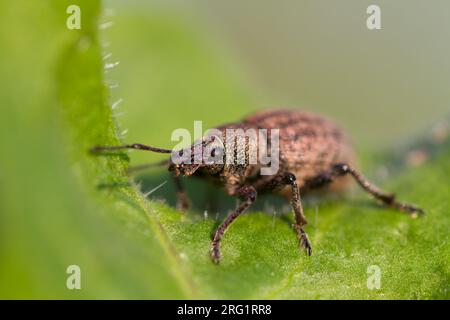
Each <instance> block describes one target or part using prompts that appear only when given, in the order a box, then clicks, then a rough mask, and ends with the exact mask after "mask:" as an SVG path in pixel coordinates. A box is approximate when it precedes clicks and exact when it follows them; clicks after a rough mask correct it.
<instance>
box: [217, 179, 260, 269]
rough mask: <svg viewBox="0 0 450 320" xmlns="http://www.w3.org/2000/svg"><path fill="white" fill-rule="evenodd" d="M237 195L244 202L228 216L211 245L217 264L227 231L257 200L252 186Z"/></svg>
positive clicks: (240, 190) (238, 191) (246, 187)
mask: <svg viewBox="0 0 450 320" xmlns="http://www.w3.org/2000/svg"><path fill="white" fill-rule="evenodd" d="M237 195H238V196H239V198H240V200H241V201H242V202H241V203H240V204H239V205H238V206H237V208H236V209H235V210H234V211H233V212H232V213H230V215H228V217H227V218H226V219H225V221H224V222H222V224H221V225H220V226H219V227H218V228H217V230H216V232H215V233H214V238H213V241H212V243H211V259H212V260H213V262H215V263H219V261H220V241H221V240H222V237H223V235H224V234H225V231H227V229H228V227H229V226H230V224H231V223H232V222H233V221H234V220H235V219H236V218H237V217H239V216H240V215H241V214H242V213H243V212H244V211H245V210H247V209H248V208H249V207H250V206H251V205H252V203H253V202H255V200H256V195H257V192H256V189H255V188H254V187H252V186H248V185H247V186H243V187H241V188H239V189H238V190H237Z"/></svg>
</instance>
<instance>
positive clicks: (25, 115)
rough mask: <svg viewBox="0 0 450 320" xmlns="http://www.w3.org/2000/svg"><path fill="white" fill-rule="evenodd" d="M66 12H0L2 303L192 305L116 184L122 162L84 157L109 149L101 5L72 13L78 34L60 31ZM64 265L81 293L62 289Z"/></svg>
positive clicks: (152, 228) (111, 132)
mask: <svg viewBox="0 0 450 320" xmlns="http://www.w3.org/2000/svg"><path fill="white" fill-rule="evenodd" d="M73 3H74V2H73V1H58V2H55V1H51V0H49V1H39V3H37V2H29V1H14V2H2V5H1V7H0V10H1V11H2V12H3V13H5V15H4V16H3V18H2V19H1V22H0V27H1V30H2V31H3V32H2V38H1V42H0V43H1V48H0V52H1V62H0V66H1V68H0V70H1V82H0V83H1V86H2V92H3V93H2V96H1V101H0V103H1V105H2V117H1V120H0V122H1V130H2V149H3V151H4V152H5V153H4V155H5V156H2V159H1V160H0V161H1V168H2V169H1V172H2V173H1V195H2V196H1V198H2V201H1V212H2V214H1V220H2V223H1V229H2V230H1V238H2V239H1V240H2V241H1V259H0V260H1V264H0V283H1V287H0V297H2V298H100V297H101V298H138V297H146V298H164V297H166V298H168V297H171V298H182V297H196V296H197V295H196V293H195V292H194V291H193V288H192V286H191V280H190V279H189V278H188V277H187V276H186V274H185V272H184V270H183V267H182V265H181V264H179V263H177V259H178V258H177V257H176V256H175V255H174V253H173V251H172V248H171V244H170V243H169V242H168V241H167V239H166V236H165V234H164V233H163V232H161V229H160V226H159V225H158V222H157V221H156V220H155V218H154V217H153V216H152V214H151V212H150V211H149V209H148V208H147V204H146V203H145V201H144V199H143V198H142V195H141V194H140V193H139V192H138V191H137V189H136V187H135V186H134V185H133V184H130V183H129V181H128V178H127V176H126V175H125V173H124V168H125V166H126V165H127V157H124V156H121V155H119V156H111V157H103V158H99V157H94V156H92V155H91V154H89V152H88V149H89V148H90V147H91V146H92V145H93V144H100V143H101V144H117V143H118V139H117V135H116V130H115V123H114V121H113V119H112V114H111V108H110V106H109V104H108V99H107V90H106V88H105V85H104V83H103V82H104V81H103V62H102V57H101V49H100V46H99V39H98V34H97V30H98V28H97V25H98V23H99V14H100V2H99V1H93V0H89V1H88V0H86V1H76V2H75V3H76V4H78V5H79V6H80V8H81V12H82V28H81V30H68V29H67V28H66V18H67V17H68V15H67V14H66V8H67V6H69V5H70V4H73ZM44 12H45V15H43V13H44ZM11 29H14V30H15V33H14V34H12V33H11V34H9V33H7V32H4V31H6V30H11ZM2 154H3V153H2ZM73 264H75V265H78V266H80V268H81V288H82V289H81V290H79V291H78V290H68V289H67V288H66V279H67V277H68V274H66V268H67V267H68V266H69V265H73Z"/></svg>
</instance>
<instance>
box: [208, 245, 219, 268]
mask: <svg viewBox="0 0 450 320" xmlns="http://www.w3.org/2000/svg"><path fill="white" fill-rule="evenodd" d="M210 256H211V260H212V261H213V262H214V263H215V264H219V262H220V257H221V255H220V249H219V247H218V246H216V245H214V244H213V245H212V247H211V251H210Z"/></svg>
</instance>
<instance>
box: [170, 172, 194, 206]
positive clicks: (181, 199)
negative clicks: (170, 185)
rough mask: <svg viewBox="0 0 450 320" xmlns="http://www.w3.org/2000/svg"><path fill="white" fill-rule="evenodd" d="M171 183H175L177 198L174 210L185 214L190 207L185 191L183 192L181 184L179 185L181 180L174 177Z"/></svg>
mask: <svg viewBox="0 0 450 320" xmlns="http://www.w3.org/2000/svg"><path fill="white" fill-rule="evenodd" d="M173 181H174V183H175V189H176V197H177V204H176V208H177V210H180V211H181V212H186V211H187V210H189V208H190V207H191V200H190V199H189V197H188V195H187V193H186V190H184V187H183V184H182V183H181V178H180V177H178V176H174V177H173Z"/></svg>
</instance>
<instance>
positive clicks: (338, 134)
mask: <svg viewBox="0 0 450 320" xmlns="http://www.w3.org/2000/svg"><path fill="white" fill-rule="evenodd" d="M229 129H234V130H239V129H241V130H245V131H246V130H250V129H254V130H277V132H278V137H277V150H276V151H277V155H278V156H277V157H276V159H275V160H276V161H277V170H276V171H275V172H273V173H271V174H262V170H263V168H264V165H268V164H269V165H270V164H271V163H267V162H266V163H265V164H264V165H263V164H262V163H261V162H260V161H256V162H251V161H249V159H250V151H251V150H256V152H257V153H258V154H260V153H262V147H261V144H260V143H258V142H256V141H257V140H255V139H250V138H249V136H245V137H244V139H245V140H241V142H239V143H233V144H230V145H229V144H226V143H224V138H223V137H227V135H228V137H229V136H230V135H229V133H228V130H229ZM216 132H219V133H222V137H221V138H219V139H214V138H216V137H217V136H213V138H210V137H208V138H203V139H202V141H201V142H200V144H199V143H197V144H194V145H192V147H191V148H187V149H185V150H184V151H189V153H187V154H188V156H187V157H186V156H185V157H184V158H183V157H181V156H182V155H183V153H184V151H183V150H181V151H172V150H168V149H162V148H155V147H151V146H147V145H143V144H130V145H122V146H105V147H102V146H100V147H94V148H92V151H93V152H100V151H112V150H121V149H139V150H147V151H152V152H158V153H170V154H172V157H171V159H169V160H166V161H164V162H161V164H165V165H168V169H169V171H171V172H172V173H173V176H174V179H175V185H176V190H177V208H179V209H182V210H187V209H188V207H189V204H190V201H189V199H188V197H187V195H186V193H185V191H184V189H183V186H182V184H181V181H180V179H179V177H180V176H199V177H203V178H207V179H208V180H211V181H213V182H215V183H218V184H219V185H221V186H223V188H224V189H225V192H226V193H227V194H229V195H230V196H235V197H237V198H238V199H239V200H240V201H239V202H238V204H237V207H236V209H235V210H234V211H233V212H231V213H230V214H229V215H228V217H227V218H226V219H225V220H224V221H223V222H222V224H220V225H219V227H218V228H217V229H216V231H215V233H214V236H213V239H212V243H211V250H210V254H211V258H212V260H213V261H214V262H215V263H218V262H219V261H220V258H221V254H220V243H221V240H222V237H223V235H224V234H225V232H226V231H227V229H228V227H229V226H230V225H231V223H232V222H233V221H234V220H235V219H236V218H237V217H238V216H239V215H241V214H242V213H244V212H245V211H246V210H247V209H248V208H249V207H250V206H251V205H252V203H254V202H255V200H256V196H257V195H258V194H263V193H274V194H278V195H281V196H283V197H286V198H288V199H289V200H290V202H291V206H292V209H293V211H294V215H295V223H294V228H295V231H296V233H297V237H298V240H299V245H300V248H301V249H303V250H305V251H306V253H307V254H308V255H311V253H312V247H311V243H310V241H309V239H308V236H307V234H306V232H305V230H304V227H305V225H306V223H307V221H306V218H305V215H304V213H303V208H302V200H301V196H303V195H304V194H306V193H308V192H310V191H312V190H316V189H324V190H327V191H328V192H330V191H339V190H343V189H345V188H346V187H347V185H348V183H349V180H350V179H349V178H353V179H354V180H356V182H357V183H358V184H359V185H360V186H361V187H362V188H363V189H364V190H365V191H367V192H368V193H370V194H371V195H372V196H373V197H374V198H375V199H377V200H379V201H381V202H382V203H383V204H385V205H387V206H389V207H392V208H395V209H398V210H400V211H403V212H406V213H408V214H410V215H411V216H413V217H415V216H417V215H419V214H423V213H424V212H423V210H422V209H420V208H418V207H416V206H413V205H411V204H407V203H402V202H398V201H397V200H396V199H395V195H394V194H392V193H385V192H383V191H381V190H380V189H378V188H377V187H376V186H375V185H373V184H372V183H371V182H369V181H368V180H367V179H366V178H365V177H364V176H363V175H362V174H361V173H359V171H357V169H356V166H355V156H354V151H353V148H352V146H351V144H350V142H349V139H348V137H347V136H346V134H345V133H344V132H343V131H342V130H341V129H340V128H338V127H337V126H336V125H335V124H334V123H333V122H332V121H331V120H329V119H327V118H325V117H322V116H320V115H316V114H313V113H309V112H302V111H295V110H276V109H273V110H272V109H269V110H263V111H259V112H256V113H254V114H252V115H250V116H248V117H246V118H245V119H244V120H243V121H241V122H239V123H232V124H227V125H222V126H219V127H217V128H216ZM234 138H235V137H233V139H234ZM227 141H229V140H227ZM234 142H236V140H235V141H234ZM274 142H275V141H274V139H273V138H271V139H268V140H267V144H266V146H265V148H268V147H272V146H273V145H274ZM208 145H209V146H210V145H214V147H213V148H210V149H209V150H208V151H207V152H205V150H206V147H207V146H208ZM199 146H200V148H199ZM230 146H232V147H230ZM239 147H240V148H239ZM271 150H272V149H271ZM264 151H266V150H264ZM199 153H201V154H202V155H203V157H201V159H200V160H201V161H200V162H199V161H192V160H193V159H194V158H195V157H196V156H197V155H198V154H199ZM230 154H231V155H233V156H234V160H235V161H234V162H233V161H231V162H230V161H225V160H226V159H225V157H226V155H230ZM173 155H177V156H180V157H173ZM205 155H206V156H205ZM271 155H272V156H273V154H271ZM174 159H177V160H176V161H175V160H174ZM180 159H182V160H181V161H180ZM211 159H212V160H211ZM236 160H237V161H236ZM273 160H274V158H273V157H272V158H271V161H273ZM344 177H347V178H346V179H345V178H344Z"/></svg>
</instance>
